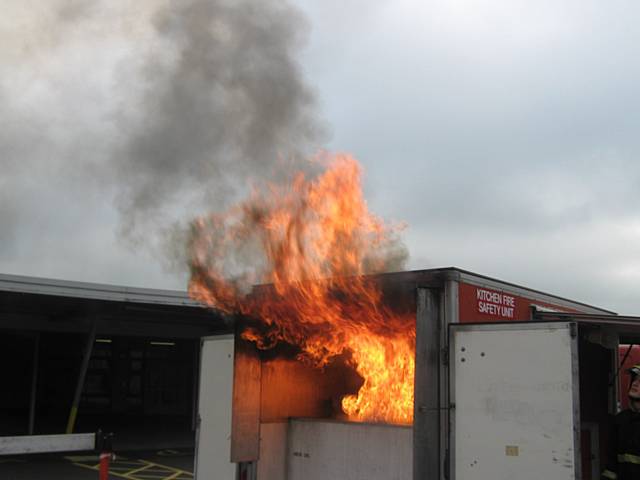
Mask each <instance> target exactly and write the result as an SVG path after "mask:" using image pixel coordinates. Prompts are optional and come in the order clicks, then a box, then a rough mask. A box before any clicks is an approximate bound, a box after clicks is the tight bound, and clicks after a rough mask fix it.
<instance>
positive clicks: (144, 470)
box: [0, 449, 194, 480]
mask: <svg viewBox="0 0 640 480" xmlns="http://www.w3.org/2000/svg"><path fill="white" fill-rule="evenodd" d="M193 459H194V456H193V450H177V449H176V450H174V449H166V450H159V451H143V452H125V453H123V454H122V455H119V454H117V453H116V458H115V461H113V462H112V463H111V465H110V470H109V472H110V474H109V480H117V479H122V478H125V479H128V480H192V479H193ZM98 468H99V467H98V456H97V455H95V454H79V453H69V454H55V455H54V454H48V455H16V456H11V457H0V479H2V480H38V479H47V480H97V479H98V475H99V471H98Z"/></svg>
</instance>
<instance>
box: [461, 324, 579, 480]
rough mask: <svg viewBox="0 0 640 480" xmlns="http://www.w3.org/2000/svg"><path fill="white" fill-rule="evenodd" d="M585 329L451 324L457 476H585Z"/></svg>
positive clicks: (472, 479)
mask: <svg viewBox="0 0 640 480" xmlns="http://www.w3.org/2000/svg"><path fill="white" fill-rule="evenodd" d="M576 332H577V326H576V325H575V324H574V323H571V322H552V323H526V324H520V323H518V324H513V323H511V324H505V323H503V324H475V325H474V324H455V325H451V326H450V331H449V339H450V344H449V346H450V352H451V353H450V356H449V360H450V370H449V371H450V375H451V377H450V399H451V405H452V409H451V417H450V418H451V430H450V436H449V443H450V445H449V448H450V450H449V452H450V455H449V468H450V478H451V479H454V480H539V479H541V478H548V479H551V478H552V479H554V480H563V479H564V480H576V479H580V478H582V477H581V472H580V470H581V464H580V439H579V435H580V428H579V426H580V418H579V415H580V412H579V404H580V403H579V400H580V399H579V381H578V346H577V338H576V337H577V335H576Z"/></svg>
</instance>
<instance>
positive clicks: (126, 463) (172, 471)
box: [73, 457, 193, 480]
mask: <svg viewBox="0 0 640 480" xmlns="http://www.w3.org/2000/svg"><path fill="white" fill-rule="evenodd" d="M73 464H74V465H77V466H79V467H84V468H89V469H91V470H100V464H94V463H93V462H91V464H87V463H81V462H73ZM109 475H113V476H115V477H120V478H125V479H127V480H180V479H182V480H193V473H191V472H188V471H186V470H182V469H180V468H176V467H170V466H168V465H161V464H159V463H155V462H150V461H148V460H142V459H139V460H129V459H127V458H125V457H120V458H118V459H116V460H115V461H113V462H111V464H110V465H109Z"/></svg>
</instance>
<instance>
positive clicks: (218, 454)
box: [195, 335, 236, 480]
mask: <svg viewBox="0 0 640 480" xmlns="http://www.w3.org/2000/svg"><path fill="white" fill-rule="evenodd" d="M233 344H234V341H233V335H222V336H219V337H209V338H205V339H203V340H202V343H201V349H200V392H199V396H198V419H199V421H198V432H197V438H196V459H195V478H196V480H235V478H236V464H235V463H232V462H231V460H230V458H231V402H232V396H233Z"/></svg>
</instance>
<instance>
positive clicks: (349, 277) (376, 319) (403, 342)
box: [189, 155, 415, 424]
mask: <svg viewBox="0 0 640 480" xmlns="http://www.w3.org/2000/svg"><path fill="white" fill-rule="evenodd" d="M361 175H362V171H361V167H360V165H359V164H358V162H357V161H356V160H355V159H353V158H352V157H350V156H348V155H336V156H335V157H333V158H331V159H330V160H329V161H328V164H327V168H326V170H325V171H324V173H322V174H321V175H319V176H318V177H316V178H313V179H308V178H306V177H305V175H303V174H301V173H300V174H297V175H296V176H295V178H294V179H293V181H292V182H291V183H290V184H287V185H269V186H268V187H267V188H264V189H262V190H259V189H256V190H254V192H253V194H252V195H251V196H250V198H249V199H248V200H247V201H245V202H243V203H241V204H239V205H237V206H235V207H233V208H232V209H230V210H229V211H227V212H226V213H224V214H214V215H210V216H207V217H202V218H199V219H198V220H196V221H195V222H194V223H193V230H192V237H191V244H190V255H191V269H192V276H191V281H190V284H189V292H190V294H191V296H192V297H194V298H196V299H198V300H200V301H204V302H206V303H207V304H209V305H211V306H213V307H215V308H217V309H220V310H222V311H225V312H227V313H241V314H243V315H247V316H250V317H252V318H256V319H260V321H261V322H263V324H264V326H266V328H260V329H248V330H247V331H246V332H245V333H244V338H246V339H249V340H252V341H255V342H256V344H257V345H258V347H259V348H262V349H266V348H271V347H273V346H274V345H276V344H277V343H278V342H281V341H284V342H288V343H290V344H293V345H296V346H298V347H299V348H300V350H301V352H302V353H301V354H300V355H301V359H302V360H305V361H310V362H311V363H313V364H314V365H315V366H317V367H320V368H321V367H323V366H325V365H327V364H328V363H329V362H330V361H331V360H332V359H333V358H334V357H336V356H338V355H341V354H344V353H347V354H349V357H348V358H349V362H350V363H351V365H352V366H353V367H354V368H355V370H356V371H357V372H358V374H359V375H360V376H361V377H362V378H363V379H364V383H363V385H362V387H361V388H360V390H359V391H358V393H357V395H348V396H346V397H345V398H343V399H342V409H343V410H344V412H345V413H346V414H347V416H348V417H349V419H350V420H357V421H376V422H387V423H405V424H407V423H411V422H412V419H413V377H414V368H415V363H414V354H415V321H414V317H412V316H411V315H403V314H398V313H395V312H393V311H392V310H391V309H390V308H389V307H387V306H385V304H384V302H383V298H382V291H381V289H380V286H379V284H378V283H377V282H376V280H375V279H374V278H372V277H371V276H368V275H367V274H370V273H376V272H381V271H383V270H385V269H386V268H387V266H388V262H389V259H390V258H394V256H397V253H398V248H397V245H398V243H397V242H398V232H399V230H400V229H401V228H402V227H401V226H395V225H387V224H385V223H384V222H383V221H382V220H381V219H380V218H378V217H376V216H375V215H373V214H372V213H371V212H369V210H368V207H367V204H366V202H365V200H364V198H363V195H362V189H361ZM257 283H260V284H270V285H271V286H270V287H257V288H254V289H251V288H250V287H251V285H255V284H257Z"/></svg>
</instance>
